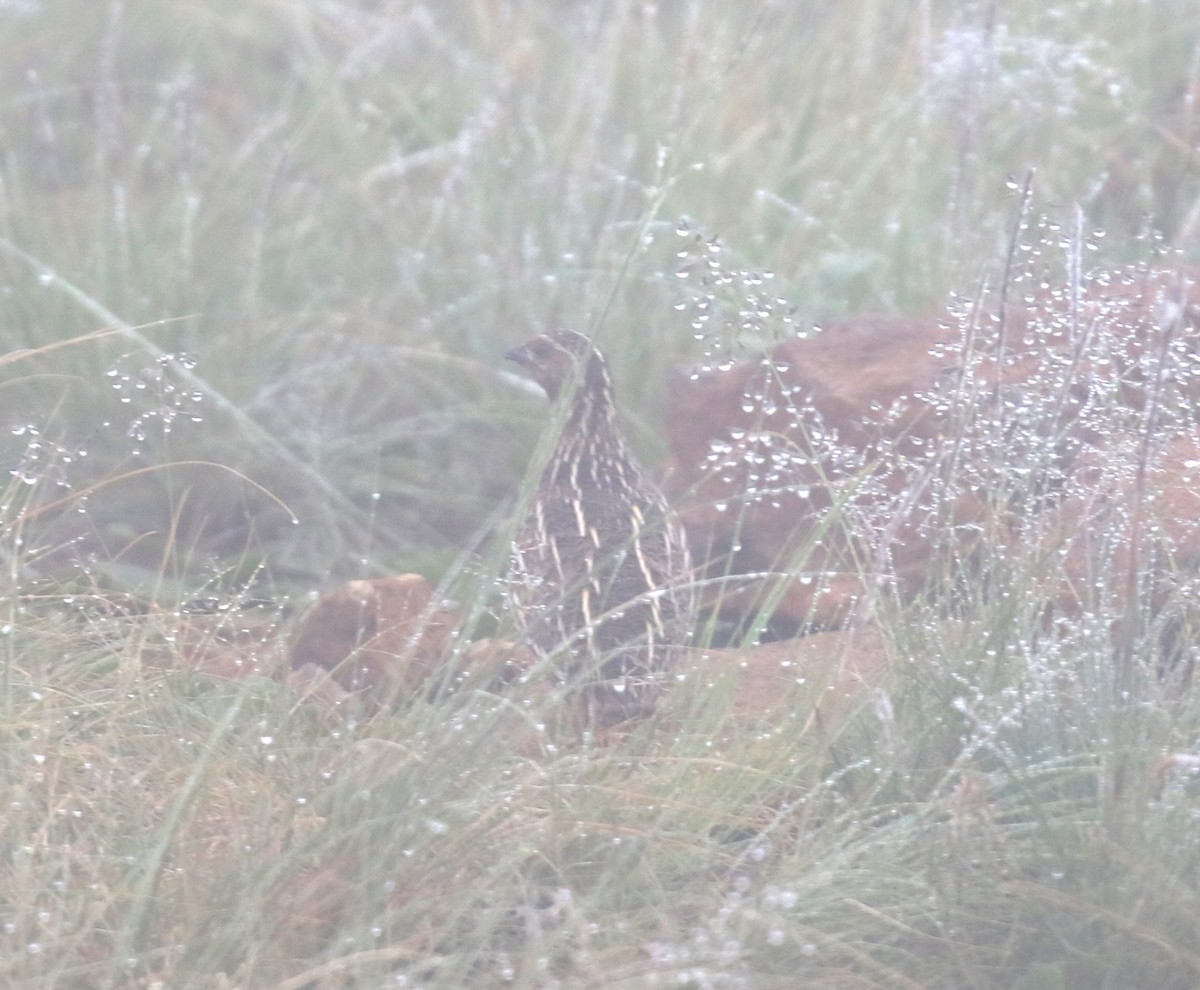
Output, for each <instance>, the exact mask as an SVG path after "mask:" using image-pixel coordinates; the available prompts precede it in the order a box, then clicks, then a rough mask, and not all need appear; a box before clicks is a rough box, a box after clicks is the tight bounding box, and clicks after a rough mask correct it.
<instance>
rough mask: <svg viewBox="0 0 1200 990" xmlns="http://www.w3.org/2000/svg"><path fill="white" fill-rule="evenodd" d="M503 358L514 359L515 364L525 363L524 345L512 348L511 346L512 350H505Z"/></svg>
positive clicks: (506, 359)
mask: <svg viewBox="0 0 1200 990" xmlns="http://www.w3.org/2000/svg"><path fill="white" fill-rule="evenodd" d="M504 360H505V361H516V362H517V364H524V363H525V348H524V347H514V348H512V350H508V351H505V352H504Z"/></svg>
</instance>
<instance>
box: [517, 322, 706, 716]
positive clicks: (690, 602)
mask: <svg viewBox="0 0 1200 990" xmlns="http://www.w3.org/2000/svg"><path fill="white" fill-rule="evenodd" d="M506 356H507V357H508V358H509V359H510V360H513V361H516V362H517V363H518V364H520V365H522V366H523V367H524V368H526V369H527V370H528V371H529V373H530V374H531V375H532V376H533V378H534V380H535V381H537V383H538V384H539V385H541V386H542V388H543V389H545V391H546V394H547V395H548V396H549V397H550V398H551V399H552V400H554V399H558V398H559V396H564V397H565V398H564V401H566V402H568V403H569V411H568V412H567V417H566V421H565V423H564V425H563V429H562V433H561V435H560V436H559V438H558V443H557V445H556V447H555V450H554V453H553V455H552V456H551V458H550V461H549V463H548V464H547V465H546V468H545V470H544V472H543V473H542V477H541V481H540V483H539V485H538V489H537V492H536V494H535V496H534V499H533V502H532V504H531V505H530V509H529V515H528V518H527V519H526V521H525V524H524V526H523V527H522V529H521V531H520V532H519V534H518V535H517V538H516V545H515V547H514V553H513V562H512V567H511V570H510V573H509V588H510V594H511V598H512V603H513V606H514V608H515V610H516V614H517V618H518V622H519V625H520V627H521V630H522V632H523V634H524V636H525V638H526V639H527V640H528V641H529V642H530V644H531V645H533V646H534V648H535V649H537V650H538V651H539V652H540V653H542V654H543V655H546V656H549V655H554V656H556V657H561V658H562V662H561V665H560V667H559V668H558V669H559V670H560V671H561V674H562V677H563V679H564V681H566V682H567V683H568V684H570V685H572V686H575V685H580V686H582V687H583V689H584V694H585V697H586V698H587V699H588V701H589V703H590V707H591V708H592V709H593V714H594V716H595V717H596V718H597V719H599V720H601V721H614V720H617V719H619V718H621V717H624V716H627V715H631V714H635V713H637V712H639V711H641V710H644V709H645V708H647V707H649V706H650V705H651V704H652V703H653V700H654V697H655V695H656V694H657V690H658V687H659V685H660V684H661V682H662V673H663V671H664V670H666V669H668V668H669V667H670V666H671V663H672V660H673V656H674V654H675V653H676V652H677V650H678V648H679V647H680V646H682V645H683V644H684V643H685V642H686V640H687V637H688V635H689V633H690V632H691V624H692V619H693V610H694V599H693V594H692V590H691V588H690V586H689V582H690V579H691V563H690V560H689V557H688V551H687V544H686V541H685V537H684V533H683V528H682V526H681V525H680V523H679V520H678V519H677V518H676V516H675V514H674V512H672V511H671V509H670V507H669V506H668V505H667V502H666V499H665V498H664V497H663V495H662V493H661V492H660V491H659V490H658V488H657V487H656V486H655V485H654V484H653V482H651V481H650V480H649V478H647V477H646V475H645V473H644V472H643V471H642V469H641V467H640V466H639V465H638V463H637V461H636V460H634V458H633V456H632V454H631V453H630V452H629V449H628V447H627V445H626V443H625V440H624V438H623V437H622V435H621V432H620V429H619V428H618V426H617V422H616V410H615V408H614V406H613V398H612V383H611V380H610V379H609V374H608V367H607V364H606V363H605V360H604V357H603V356H602V355H601V354H600V352H599V351H598V350H596V348H595V347H593V346H592V343H591V341H590V340H588V338H587V337H585V336H583V334H580V333H576V332H574V331H571V330H555V331H552V332H550V333H547V334H542V335H540V336H538V337H535V338H533V339H532V340H530V341H529V342H528V343H526V344H524V345H523V346H521V347H518V348H515V349H514V350H512V351H509V352H508V354H507V355H506Z"/></svg>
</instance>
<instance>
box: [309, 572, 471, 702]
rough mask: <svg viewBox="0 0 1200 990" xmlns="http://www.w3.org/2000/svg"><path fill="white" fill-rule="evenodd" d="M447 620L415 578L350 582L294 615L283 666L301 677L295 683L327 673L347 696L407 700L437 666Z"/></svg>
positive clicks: (449, 615) (450, 617)
mask: <svg viewBox="0 0 1200 990" xmlns="http://www.w3.org/2000/svg"><path fill="white" fill-rule="evenodd" d="M455 619H456V617H455V615H454V613H453V612H452V611H450V610H449V609H447V608H446V607H444V606H443V605H442V604H441V603H438V602H435V601H433V598H432V589H431V588H430V586H429V582H428V581H426V580H425V579H424V578H423V577H421V576H420V575H419V574H401V575H398V576H396V577H389V578H378V579H373V580H364V581H350V582H349V583H347V584H343V585H340V586H339V587H337V588H334V589H332V590H330V591H327V592H326V593H325V594H323V595H322V596H321V597H320V599H318V601H317V602H316V603H315V604H314V605H313V606H312V607H311V608H309V609H308V611H306V612H305V613H304V614H303V615H302V616H301V617H300V620H299V621H298V622H297V624H296V628H295V631H294V632H293V633H292V637H291V643H290V649H289V655H290V665H291V667H292V669H293V670H294V671H301V672H304V671H308V674H307V675H305V674H301V675H296V676H299V677H300V678H301V680H305V679H307V680H311V678H312V676H313V673H314V672H315V671H316V670H324V671H327V672H328V675H329V676H330V677H331V678H332V679H333V681H334V682H335V683H336V684H337V685H338V687H339V688H340V689H341V690H342V691H344V692H347V693H348V694H360V693H364V692H365V693H367V694H369V695H371V696H373V697H376V698H381V697H384V696H386V695H389V694H396V695H400V696H404V695H411V694H413V693H415V692H417V691H419V690H421V689H422V687H424V686H425V683H426V681H427V679H428V677H429V675H430V674H432V673H433V672H434V671H435V670H436V669H437V668H438V666H439V665H440V663H441V662H442V659H443V657H444V656H445V654H446V650H447V647H448V645H449V642H450V636H451V633H452V631H453V629H454V624H455ZM309 686H310V687H311V684H310V685H309ZM326 693H329V692H328V691H326ZM333 693H334V694H336V692H333Z"/></svg>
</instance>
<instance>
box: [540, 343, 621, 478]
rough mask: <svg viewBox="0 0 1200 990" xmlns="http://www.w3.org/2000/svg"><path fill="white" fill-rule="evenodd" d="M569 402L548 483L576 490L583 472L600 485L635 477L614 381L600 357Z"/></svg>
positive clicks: (594, 358)
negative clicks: (620, 426)
mask: <svg viewBox="0 0 1200 990" xmlns="http://www.w3.org/2000/svg"><path fill="white" fill-rule="evenodd" d="M569 401H570V403H571V406H570V410H569V412H568V413H567V419H566V422H565V423H564V424H563V431H562V434H561V435H560V436H559V440H558V446H557V448H556V449H555V452H554V456H553V457H552V458H551V460H550V463H549V464H548V465H547V468H546V474H547V480H548V481H551V482H552V483H554V484H568V485H571V486H573V487H574V486H577V485H578V484H579V481H580V477H579V474H580V471H581V470H583V471H585V472H586V474H587V479H586V480H587V481H588V482H591V483H592V484H598V485H606V484H607V483H619V482H621V481H622V480H623V479H625V478H627V477H629V476H631V474H632V472H631V470H630V468H629V465H630V464H631V461H632V458H631V457H630V455H629V452H628V450H627V448H626V447H625V441H624V440H623V439H622V437H621V431H620V430H619V429H618V428H617V413H616V406H615V405H614V403H613V389H612V380H611V379H610V378H609V375H608V368H607V366H606V365H605V363H604V359H603V358H602V357H601V356H600V355H599V354H593V355H592V356H591V358H590V359H589V361H588V363H587V366H586V368H585V369H584V373H583V378H582V381H580V382H579V384H578V386H577V387H576V388H575V390H574V395H572V396H570V398H569Z"/></svg>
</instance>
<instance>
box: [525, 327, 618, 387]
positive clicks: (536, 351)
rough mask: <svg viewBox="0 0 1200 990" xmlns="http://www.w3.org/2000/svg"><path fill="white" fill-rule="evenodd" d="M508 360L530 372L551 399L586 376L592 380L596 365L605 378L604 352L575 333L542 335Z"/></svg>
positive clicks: (530, 341) (551, 332)
mask: <svg viewBox="0 0 1200 990" xmlns="http://www.w3.org/2000/svg"><path fill="white" fill-rule="evenodd" d="M504 356H505V357H506V358H508V360H510V361H515V362H516V363H517V364H519V365H520V366H521V367H522V368H524V369H525V370H526V371H528V372H529V374H530V375H532V376H533V380H534V381H535V382H537V383H538V384H539V385H541V386H542V388H543V389H545V390H546V394H547V395H548V396H549V397H550V398H551V399H556V398H558V396H559V394H560V393H561V392H562V390H563V387H564V386H566V385H568V384H570V383H571V382H572V381H576V380H578V379H579V378H580V377H582V376H583V375H584V374H585V373H587V374H588V375H589V377H590V373H591V372H592V365H593V364H596V365H597V368H596V370H598V371H600V372H601V374H603V368H602V361H603V359H602V358H601V357H600V352H599V351H597V350H596V348H594V347H593V346H592V342H591V341H590V340H588V338H587V337H585V336H584V335H583V334H581V333H578V332H576V331H575V330H551V331H550V332H549V333H543V334H538V336H536V337H534V338H533V339H532V340H528V341H526V342H525V343H524V344H522V345H521V346H520V347H514V348H513V349H512V350H511V351H509V352H508V353H506V354H505V355H504Z"/></svg>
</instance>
